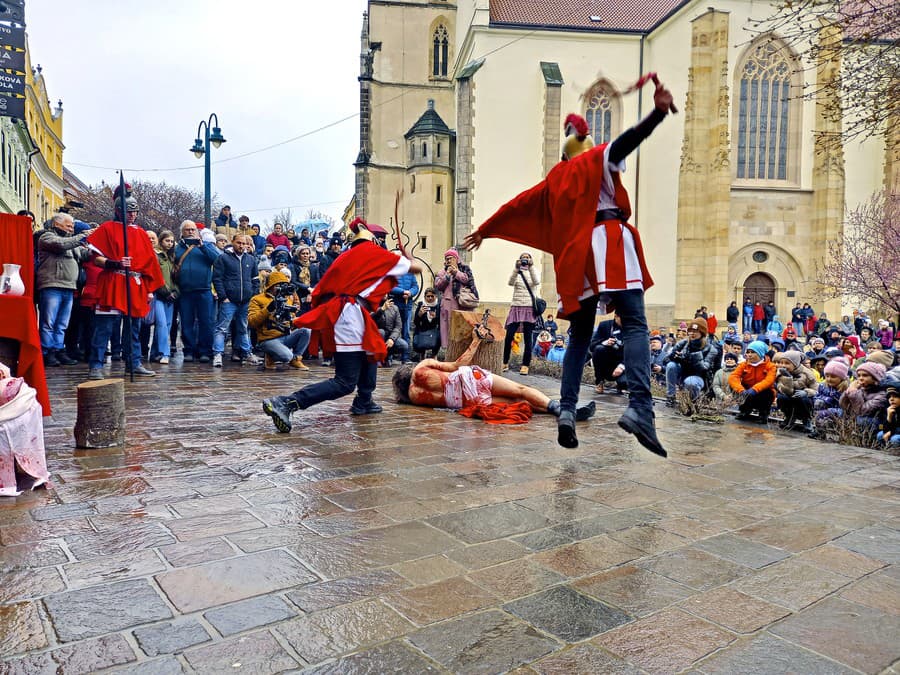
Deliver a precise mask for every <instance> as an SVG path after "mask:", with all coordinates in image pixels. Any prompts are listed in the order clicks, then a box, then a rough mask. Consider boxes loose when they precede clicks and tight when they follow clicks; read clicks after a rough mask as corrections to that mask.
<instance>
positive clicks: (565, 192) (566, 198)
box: [478, 144, 653, 315]
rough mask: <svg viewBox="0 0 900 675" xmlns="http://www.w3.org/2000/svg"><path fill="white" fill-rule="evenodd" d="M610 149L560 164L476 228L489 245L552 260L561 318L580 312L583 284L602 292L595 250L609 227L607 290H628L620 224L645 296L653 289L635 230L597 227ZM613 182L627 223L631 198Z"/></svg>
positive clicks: (614, 222)
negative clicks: (629, 239)
mask: <svg viewBox="0 0 900 675" xmlns="http://www.w3.org/2000/svg"><path fill="white" fill-rule="evenodd" d="M606 147H607V144H603V145H598V146H597V147H595V148H592V149H590V150H588V151H587V152H584V153H582V154H580V155H578V156H577V157H575V158H574V159H571V160H569V161H564V162H560V163H559V164H557V165H556V166H555V167H553V169H551V171H550V173H549V174H547V177H546V178H545V179H544V180H542V181H541V182H540V183H538V184H537V185H535V186H534V187H533V188H531V189H530V190H526V191H525V192H523V193H521V194H520V195H518V196H517V197H514V198H513V199H512V200H511V201H509V202H507V203H506V204H504V205H503V206H501V207H500V208H499V209H498V210H497V212H496V213H495V214H494V215H493V216H491V217H490V218H488V219H487V220H486V221H485V222H484V223H483V224H482V225H481V227H479V228H478V232H479V233H480V234H481V236H482V237H484V238H486V239H488V238H492V237H496V238H500V239H506V240H507V241H513V242H517V243H520V244H524V245H526V246H533V247H534V248H538V249H540V250H542V251H546V252H548V253H552V254H553V267H554V269H555V270H556V289H557V292H558V293H559V297H560V300H561V301H562V312H561V313H562V314H563V315H568V314H571V313H572V312H574V311H576V310H577V309H578V308H579V304H578V298H579V297H580V296H581V295H582V294H583V292H584V290H585V285H584V280H585V278H587V280H588V281H589V283H590V284H591V287H592V288H593V290H594V291H595V292H599V288H598V285H597V279H596V276H597V275H596V271H595V265H594V253H593V250H592V247H591V237H592V233H593V230H594V227H599V226H600V225H610V226H609V227H606V236H607V260H606V284H607V286H608V287H610V288H616V289H624V288H625V287H626V278H625V277H626V275H625V263H624V254H623V253H622V248H623V241H622V234H621V228H619V227H617V226H618V225H620V224H621V225H624V226H625V227H627V228H628V230H629V231H630V232H631V234H632V236H633V237H634V244H635V251H636V253H637V256H638V260H639V263H640V267H641V272H642V275H643V286H644V290H646V289H648V288H650V287H651V286H652V285H653V280H652V278H651V277H650V272H649V271H648V270H647V266H646V263H645V262H644V254H643V249H642V248H641V239H640V236H639V235H638V232H637V229H636V228H635V227H634V226H632V225H629V224H627V223H622V222H621V221H619V220H608V221H603V222H602V223H595V222H594V220H595V216H596V212H597V203H598V200H599V197H600V189H601V184H602V182H603V172H604V170H605V169H606V167H605V163H606V162H605V160H604V158H605V156H606V155H605V150H606ZM612 180H613V182H614V183H615V186H616V194H615V201H616V204H617V206H618V207H619V208H620V209H621V210H622V211H623V212H625V215H626V218H627V217H629V216H630V215H631V205H630V204H629V203H628V194H627V193H626V192H625V189H624V188H623V187H622V185H621V182H620V181H619V174H618V173H616V172H613V173H612ZM614 226H615V227H614Z"/></svg>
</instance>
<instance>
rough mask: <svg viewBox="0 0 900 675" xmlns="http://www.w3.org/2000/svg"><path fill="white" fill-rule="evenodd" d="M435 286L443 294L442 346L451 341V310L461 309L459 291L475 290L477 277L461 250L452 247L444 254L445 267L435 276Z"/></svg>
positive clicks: (476, 292) (474, 291)
mask: <svg viewBox="0 0 900 675" xmlns="http://www.w3.org/2000/svg"><path fill="white" fill-rule="evenodd" d="M434 287H435V288H436V289H437V291H438V292H439V293H440V294H441V347H446V346H447V344H448V342H449V338H448V335H449V332H450V312H452V311H453V310H454V309H459V308H460V307H459V291H460V290H461V289H463V288H468V289H470V290H471V291H472V292H473V293H475V294H476V295H478V291H476V290H475V277H474V276H473V275H472V269H471V268H470V267H469V266H468V265H466V264H465V263H463V262H461V261H460V259H459V252H458V251H457V250H456V249H455V248H451V249H450V250H448V251H447V252H446V253H445V254H444V269H443V271H441V272H439V273H438V275H437V276H436V277H435V278H434Z"/></svg>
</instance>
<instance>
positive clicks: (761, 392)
mask: <svg viewBox="0 0 900 675" xmlns="http://www.w3.org/2000/svg"><path fill="white" fill-rule="evenodd" d="M767 350H768V348H767V347H766V343H765V342H762V341H760V340H755V341H753V342H751V343H750V344H749V345H748V346H747V351H746V354H745V356H746V360H745V361H744V362H743V363H741V364H739V365H738V366H737V367H736V368H735V369H734V371H733V372H732V373H731V375H730V376H729V377H728V386H729V387H731V390H732V391H733V392H734V393H735V398H737V400H738V402H739V405H738V414H737V415H735V419H736V420H749V419H750V418H751V413H752V412H754V411H756V413H757V414H758V416H759V417H758V418H757V419H756V421H757V422H759V423H760V424H767V423H768V422H769V413H770V412H771V410H772V402H773V401H774V400H775V389H774V388H775V376H776V369H775V364H773V363H772V362H771V361H770V360H769V359H768V357H767V356H766V353H767Z"/></svg>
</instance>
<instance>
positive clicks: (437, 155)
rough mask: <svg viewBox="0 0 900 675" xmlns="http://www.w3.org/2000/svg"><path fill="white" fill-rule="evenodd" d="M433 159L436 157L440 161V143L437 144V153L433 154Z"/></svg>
mask: <svg viewBox="0 0 900 675" xmlns="http://www.w3.org/2000/svg"><path fill="white" fill-rule="evenodd" d="M435 157H437V158H438V159H440V157H441V144H440V143H438V144H437V151H436V152H435Z"/></svg>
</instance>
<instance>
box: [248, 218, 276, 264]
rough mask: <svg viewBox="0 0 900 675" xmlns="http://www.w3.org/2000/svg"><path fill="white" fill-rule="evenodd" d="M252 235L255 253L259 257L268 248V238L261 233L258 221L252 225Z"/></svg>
mask: <svg viewBox="0 0 900 675" xmlns="http://www.w3.org/2000/svg"><path fill="white" fill-rule="evenodd" d="M250 237H251V238H252V239H253V249H254V253H255V254H256V256H257V257H258V256H261V255H262V254H263V251H264V250H265V248H266V238H265V237H264V236H262V235H261V234H260V233H259V225H257V224H256V223H253V225H251V226H250ZM272 248H273V249H274V248H275V247H274V246H273V247H272Z"/></svg>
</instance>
